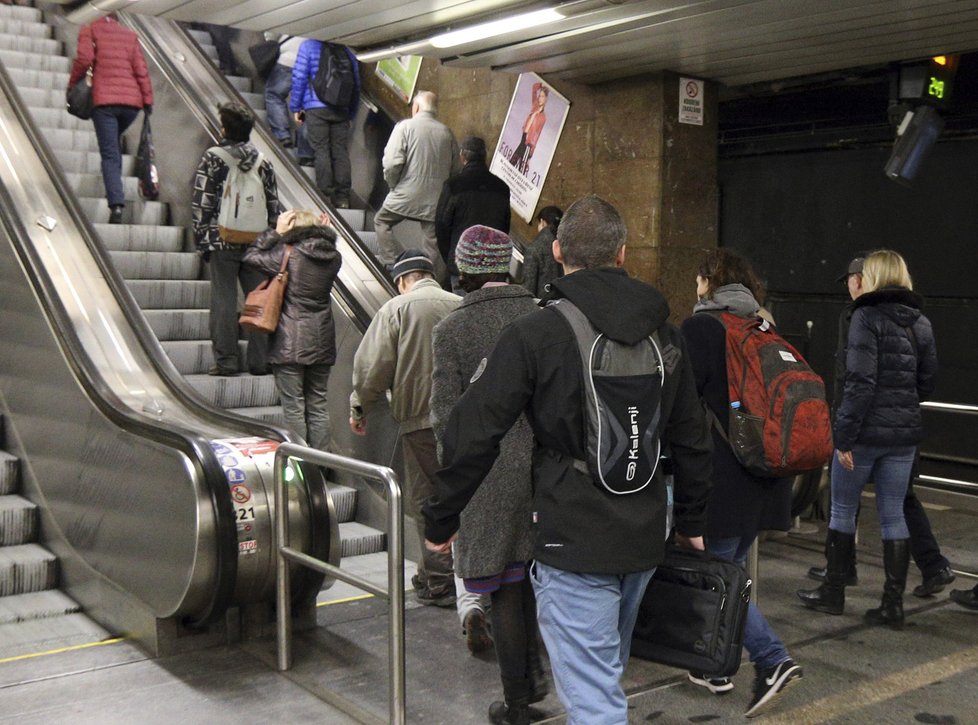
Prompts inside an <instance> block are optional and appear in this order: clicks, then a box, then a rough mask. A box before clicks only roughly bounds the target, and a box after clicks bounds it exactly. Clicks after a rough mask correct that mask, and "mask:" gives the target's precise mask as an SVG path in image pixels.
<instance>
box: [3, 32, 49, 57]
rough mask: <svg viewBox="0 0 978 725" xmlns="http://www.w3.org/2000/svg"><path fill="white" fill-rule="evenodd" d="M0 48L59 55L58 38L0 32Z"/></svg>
mask: <svg viewBox="0 0 978 725" xmlns="http://www.w3.org/2000/svg"><path fill="white" fill-rule="evenodd" d="M0 48H3V49H5V50H16V51H19V52H21V53H39V54H44V55H61V52H62V46H61V41H60V40H54V39H53V38H31V37H26V36H22V35H10V34H8V33H0Z"/></svg>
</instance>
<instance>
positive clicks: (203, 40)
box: [184, 28, 217, 52]
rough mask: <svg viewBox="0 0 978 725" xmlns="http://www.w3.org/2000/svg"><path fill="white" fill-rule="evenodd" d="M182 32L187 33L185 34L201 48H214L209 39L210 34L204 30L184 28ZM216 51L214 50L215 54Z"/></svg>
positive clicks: (212, 42)
mask: <svg viewBox="0 0 978 725" xmlns="http://www.w3.org/2000/svg"><path fill="white" fill-rule="evenodd" d="M184 30H186V31H187V34H188V35H189V36H190V37H191V38H193V39H194V42H195V43H196V44H197V45H199V46H200V47H201V48H206V47H207V46H210V47H211V48H214V41H213V40H212V39H211V34H210V33H208V32H207V31H206V30H197V29H196V28H184ZM216 51H217V49H216V48H215V52H216Z"/></svg>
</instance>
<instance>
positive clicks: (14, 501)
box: [0, 495, 37, 546]
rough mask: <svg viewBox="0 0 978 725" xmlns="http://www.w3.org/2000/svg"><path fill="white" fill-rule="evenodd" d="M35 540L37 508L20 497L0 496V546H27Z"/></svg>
mask: <svg viewBox="0 0 978 725" xmlns="http://www.w3.org/2000/svg"><path fill="white" fill-rule="evenodd" d="M36 538H37V506H35V505H34V504H33V503H31V502H30V501H28V500H27V499H26V498H22V497H21V496H16V495H7V496H0V546H15V545H17V544H27V543H30V542H32V541H34V540H35V539H36Z"/></svg>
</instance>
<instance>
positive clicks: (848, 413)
mask: <svg viewBox="0 0 978 725" xmlns="http://www.w3.org/2000/svg"><path fill="white" fill-rule="evenodd" d="M922 305H923V300H922V299H921V298H920V296H919V295H916V294H914V293H913V292H911V291H910V290H908V289H906V288H904V287H884V288H883V289H879V290H876V291H874V292H867V293H866V294H864V295H862V296H860V297H859V298H857V299H856V301H855V302H854V303H853V313H852V322H851V323H850V326H849V345H848V350H847V352H846V379H845V390H844V393H843V397H842V404H841V405H840V406H839V409H838V410H837V411H836V414H835V422H834V425H833V434H834V439H835V440H834V442H835V447H836V448H837V449H838V450H840V451H851V450H852V447H853V445H854V444H856V443H863V444H866V445H880V446H908V445H916V444H917V443H919V442H920V438H921V435H922V428H921V422H920V403H921V401H923V400H926V399H927V398H928V397H929V396H930V394H931V393H932V392H933V391H934V384H935V377H936V375H937V347H936V345H935V343H934V331H933V330H932V329H931V325H930V320H928V319H927V318H926V317H924V315H923V314H922V313H921V311H920V309H921V307H922Z"/></svg>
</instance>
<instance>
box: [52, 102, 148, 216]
mask: <svg viewBox="0 0 978 725" xmlns="http://www.w3.org/2000/svg"><path fill="white" fill-rule="evenodd" d="M61 98H62V101H61V102H62V103H63V102H64V93H62V94H61ZM58 161H60V162H61V168H62V169H64V170H65V171H66V172H74V173H77V174H101V173H102V157H101V156H99V154H98V151H58ZM135 169H136V157H135V156H133V155H132V154H123V155H122V175H123V176H135V173H136V172H135ZM102 204H103V205H104V204H105V200H104V199H102ZM106 213H108V212H106ZM105 220H106V221H108V216H106V218H105Z"/></svg>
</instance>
